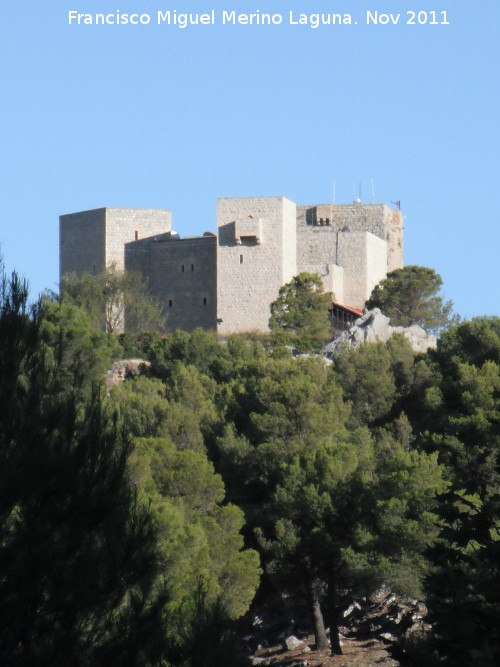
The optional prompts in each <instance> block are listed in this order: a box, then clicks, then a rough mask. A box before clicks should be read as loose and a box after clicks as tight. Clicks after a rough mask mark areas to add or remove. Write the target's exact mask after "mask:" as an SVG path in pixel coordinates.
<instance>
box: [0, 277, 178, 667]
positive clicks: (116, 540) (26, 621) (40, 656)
mask: <svg viewBox="0 0 500 667" xmlns="http://www.w3.org/2000/svg"><path fill="white" fill-rule="evenodd" d="M27 299H28V292H27V286H26V284H25V283H24V282H23V281H21V280H20V279H19V278H18V276H17V275H16V274H14V275H13V276H12V278H11V279H10V280H9V279H7V278H6V277H5V276H4V278H3V282H2V286H1V293H0V339H1V341H2V344H1V346H0V403H1V405H2V411H1V413H0V414H1V417H0V464H1V465H0V469H1V484H0V595H1V597H2V600H3V604H2V606H1V609H0V662H1V664H2V665H19V666H24V665H26V666H28V665H35V664H36V665H41V666H44V665H47V667H48V666H49V665H51V666H52V665H61V667H62V666H63V665H69V664H79V665H83V666H85V665H109V664H119V663H121V664H129V665H130V664H134V665H139V664H141V665H152V664H157V663H158V661H159V660H160V659H161V657H162V656H163V655H164V652H163V649H164V647H165V632H164V626H163V621H162V616H161V613H162V608H163V606H164V599H163V597H162V595H158V593H159V590H158V591H157V592H155V589H154V584H155V581H156V576H157V574H156V573H157V557H156V537H155V528H154V523H153V519H152V516H151V514H150V513H149V511H148V510H147V509H145V508H144V507H141V506H140V505H139V504H138V503H137V502H136V497H135V493H134V490H133V487H132V486H131V484H130V480H129V473H128V465H127V462H128V459H129V455H130V451H131V448H130V440H129V438H128V437H127V435H126V434H125V433H124V432H123V431H122V430H121V429H120V428H119V427H118V426H117V424H116V423H114V422H113V420H112V419H110V416H109V415H107V413H106V411H105V409H104V408H103V405H102V400H101V398H100V396H99V394H98V393H95V392H94V393H93V394H92V395H91V397H90V398H89V399H86V398H85V397H84V395H83V394H82V393H81V392H80V391H79V388H76V389H75V390H74V391H67V390H66V388H64V387H62V386H61V384H60V383H59V382H58V381H57V373H58V366H57V364H54V363H53V359H54V357H53V355H52V354H48V351H49V350H48V348H47V346H46V343H44V342H43V339H42V328H41V310H40V307H39V306H35V307H33V308H30V307H29V306H28V303H27Z"/></svg>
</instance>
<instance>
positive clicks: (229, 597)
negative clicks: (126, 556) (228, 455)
mask: <svg viewBox="0 0 500 667" xmlns="http://www.w3.org/2000/svg"><path fill="white" fill-rule="evenodd" d="M132 470H133V476H134V480H135V481H136V483H137V485H138V489H139V493H140V497H141V499H142V502H143V503H144V504H146V505H150V506H151V509H152V511H153V513H154V516H155V518H156V522H157V527H158V530H159V534H160V542H159V553H160V560H161V563H162V566H163V568H164V571H165V572H166V574H167V575H168V578H169V590H170V594H171V597H172V600H171V603H170V604H169V609H170V610H171V611H172V612H174V611H176V612H178V613H184V609H185V607H186V605H189V603H190V600H191V599H192V597H193V595H194V594H195V591H196V587H197V582H198V579H199V577H200V576H201V577H202V578H203V581H204V584H205V586H206V592H207V595H208V596H209V599H210V600H211V601H214V600H215V599H216V598H217V597H218V596H221V595H222V597H223V599H224V605H225V608H226V610H227V613H228V614H229V615H230V616H231V617H232V618H237V617H238V616H241V615H242V614H243V613H244V612H245V611H247V609H248V606H249V604H250V602H251V601H252V598H253V596H254V594H255V590H256V588H257V585H258V582H259V576H260V569H259V559H258V556H257V553H256V552H255V551H251V550H243V538H242V536H241V534H240V532H241V529H242V527H243V522H244V520H243V513H242V511H241V510H240V509H239V508H237V507H235V506H233V505H223V500H224V484H223V482H222V479H221V477H220V476H219V475H217V474H215V473H214V469H213V466H212V464H211V463H210V462H209V461H208V460H207V458H206V456H205V455H204V454H202V453H201V452H194V451H179V450H178V449H177V448H176V447H175V445H174V444H173V443H172V442H171V441H169V440H167V439H159V438H155V439H141V440H138V441H137V446H136V450H135V453H134V455H133V466H132Z"/></svg>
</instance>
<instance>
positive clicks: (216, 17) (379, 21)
mask: <svg viewBox="0 0 500 667" xmlns="http://www.w3.org/2000/svg"><path fill="white" fill-rule="evenodd" d="M68 25H70V26H125V25H127V26H146V25H157V26H167V27H168V26H171V27H174V28H179V29H181V30H185V29H187V28H195V27H206V26H215V25H222V26H242V27H245V26H246V27H252V26H254V27H261V26H262V27H266V26H283V25H287V26H292V27H308V28H313V29H317V28H321V27H327V26H350V25H366V26H400V25H407V26H447V25H450V21H449V19H448V12H447V11H442V10H439V9H431V10H429V9H426V10H422V9H415V10H407V11H404V12H382V11H378V10H367V11H366V12H364V13H363V15H361V16H355V15H353V14H347V13H336V12H322V13H318V12H313V13H311V12H297V11H292V10H291V11H288V12H274V13H269V12H263V11H260V10H256V11H254V12H250V13H244V12H238V11H235V10H215V9H212V10H210V11H207V12H200V13H198V12H181V11H178V10H176V9H168V10H165V11H162V10H158V11H156V12H154V13H125V12H121V11H120V10H116V11H114V12H110V13H85V12H83V13H82V12H79V11H77V10H74V9H72V10H69V11H68Z"/></svg>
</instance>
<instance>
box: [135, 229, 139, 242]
mask: <svg viewBox="0 0 500 667" xmlns="http://www.w3.org/2000/svg"><path fill="white" fill-rule="evenodd" d="M138 238H139V232H138V231H137V229H136V230H135V240H136V241H137V240H138Z"/></svg>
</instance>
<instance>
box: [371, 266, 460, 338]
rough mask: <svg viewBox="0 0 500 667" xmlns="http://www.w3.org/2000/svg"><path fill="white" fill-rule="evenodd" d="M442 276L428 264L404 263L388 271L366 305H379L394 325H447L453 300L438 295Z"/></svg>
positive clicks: (434, 327)
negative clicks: (406, 264) (414, 264)
mask: <svg viewBox="0 0 500 667" xmlns="http://www.w3.org/2000/svg"><path fill="white" fill-rule="evenodd" d="M442 284H443V281H442V278H441V276H440V275H439V274H438V273H436V272H435V271H434V269H429V268H427V267H425V266H411V265H410V266H405V267H404V268H402V269H396V270H395V271H391V272H390V273H388V274H387V277H386V278H384V280H382V281H381V282H380V283H379V284H378V285H377V286H376V287H375V288H374V290H373V292H372V293H371V295H370V298H369V299H368V301H367V302H366V307H367V308H368V309H371V308H380V310H381V311H382V312H383V313H385V314H386V315H387V316H388V317H390V318H391V324H392V325H393V326H396V325H400V326H405V327H408V326H411V325H412V324H419V325H420V326H421V327H423V328H424V329H427V330H435V329H441V328H443V327H446V326H448V325H449V324H450V323H451V322H452V321H453V318H452V316H451V312H452V308H453V303H452V302H451V301H444V299H443V297H442V296H439V295H438V292H439V290H440V289H441V286H442Z"/></svg>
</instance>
